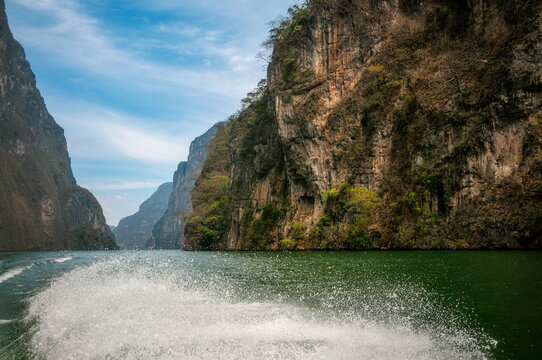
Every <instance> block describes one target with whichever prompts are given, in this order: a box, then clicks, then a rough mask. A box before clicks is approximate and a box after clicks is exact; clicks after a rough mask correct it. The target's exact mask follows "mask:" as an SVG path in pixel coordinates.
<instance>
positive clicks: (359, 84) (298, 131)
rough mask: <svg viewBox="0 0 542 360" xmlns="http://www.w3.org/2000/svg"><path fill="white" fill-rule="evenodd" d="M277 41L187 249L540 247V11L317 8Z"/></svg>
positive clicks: (504, 5) (281, 31)
mask: <svg viewBox="0 0 542 360" xmlns="http://www.w3.org/2000/svg"><path fill="white" fill-rule="evenodd" d="M269 44H271V45H272V47H273V54H272V57H271V61H270V65H269V68H268V76H267V85H266V86H263V87H261V88H260V89H258V91H256V92H255V93H253V94H259V95H258V96H257V98H255V99H253V100H254V101H253V102H252V104H251V105H250V106H249V107H248V108H247V109H246V110H244V111H243V112H241V113H240V114H239V115H238V116H236V117H235V118H234V119H233V120H232V121H230V123H229V125H228V128H227V129H226V130H225V131H224V132H223V133H222V134H221V135H220V137H218V136H217V140H216V143H217V144H216V145H213V146H214V147H215V148H217V149H218V148H219V147H220V146H222V149H223V150H227V151H222V152H221V151H218V153H223V154H224V155H223V156H222V158H220V159H217V158H214V159H213V161H214V162H215V163H216V164H219V166H218V167H219V168H218V169H217V168H216V166H215V167H214V168H212V166H209V171H206V170H205V169H206V166H207V163H208V162H210V160H209V159H208V160H207V161H206V164H205V165H204V171H203V172H202V175H201V179H202V180H201V181H200V180H198V183H197V185H196V188H195V189H194V194H195V195H196V194H198V196H200V197H199V198H198V199H193V202H194V212H193V215H192V216H191V218H190V219H189V221H188V224H187V225H186V231H185V234H186V241H185V248H186V249H189V250H191V249H389V248H447V249H454V248H533V247H540V246H542V94H541V91H542V4H541V3H540V2H539V1H534V0H527V1H519V0H509V1H501V2H494V1H487V0H483V1H476V2H475V1H468V0H461V1H451V0H450V1H444V0H442V1H437V0H431V1H423V2H422V1H418V0H385V1H370V0H312V1H308V2H307V4H306V5H304V6H295V7H294V8H292V9H290V12H289V17H288V18H287V19H285V20H284V21H282V22H281V23H280V24H278V25H277V26H276V27H275V28H274V29H272V31H271V38H270V41H269ZM221 143H225V144H226V145H224V146H223V145H221ZM211 148H212V147H211ZM211 148H210V149H211ZM210 151H211V150H210ZM209 165H210V164H209ZM213 172H214V175H213V174H212V173H213ZM218 175H220V176H222V177H223V178H221V179H222V180H223V181H226V182H227V184H225V185H224V186H222V187H220V186H216V187H215V190H216V191H209V189H208V185H209V180H210V179H212V178H213V176H218ZM205 194H207V195H205ZM201 196H203V197H201ZM196 204H198V205H196Z"/></svg>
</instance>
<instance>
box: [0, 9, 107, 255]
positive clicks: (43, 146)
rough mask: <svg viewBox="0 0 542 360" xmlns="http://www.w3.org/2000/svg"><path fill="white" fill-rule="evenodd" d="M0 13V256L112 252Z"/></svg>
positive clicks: (100, 218) (58, 131)
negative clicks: (22, 252)
mask: <svg viewBox="0 0 542 360" xmlns="http://www.w3.org/2000/svg"><path fill="white" fill-rule="evenodd" d="M0 6H1V7H2V9H1V12H0V184H1V186H0V251H7V250H34V249H35V250H37V249H39V250H60V249H103V248H114V247H115V246H116V245H115V242H114V238H113V235H112V233H111V232H110V231H109V229H108V227H107V225H106V224H105V219H104V216H103V214H102V209H101V207H100V205H99V204H98V202H97V201H96V199H95V198H94V197H93V196H92V194H90V193H89V192H88V191H87V190H85V189H82V188H80V187H78V186H77V184H76V182H75V179H74V177H73V175H72V172H71V167H70V158H69V156H68V151H67V147H66V139H65V138H64V132H63V130H62V128H61V127H60V126H58V125H57V124H56V123H55V121H54V119H53V118H52V117H51V115H50V114H49V113H48V112H47V109H46V107H45V103H44V101H43V99H42V97H41V95H40V93H39V91H38V89H37V88H36V80H35V77H34V74H33V73H32V71H31V70H30V65H29V64H28V62H27V61H26V59H25V54H24V50H23V48H22V47H21V46H20V45H19V43H17V42H16V41H15V40H14V39H13V36H12V34H11V32H10V30H9V27H8V23H7V18H6V14H5V7H4V2H3V1H1V2H0Z"/></svg>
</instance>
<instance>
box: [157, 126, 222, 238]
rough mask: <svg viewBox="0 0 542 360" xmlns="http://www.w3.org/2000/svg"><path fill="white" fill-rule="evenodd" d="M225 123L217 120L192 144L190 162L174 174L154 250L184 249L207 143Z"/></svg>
mask: <svg viewBox="0 0 542 360" xmlns="http://www.w3.org/2000/svg"><path fill="white" fill-rule="evenodd" d="M223 124H224V123H223V122H221V123H217V124H215V125H214V126H213V127H212V128H210V129H209V130H207V131H206V132H205V133H204V134H203V135H201V136H199V137H197V138H195V139H194V141H192V143H191V144H190V151H189V154H188V160H187V161H181V162H180V163H179V166H178V167H177V171H175V173H174V174H173V191H172V192H171V196H170V198H169V204H168V208H167V210H166V212H165V214H164V215H163V216H162V217H161V218H160V219H159V220H158V222H157V223H156V224H155V225H154V227H153V229H152V235H151V237H150V239H149V240H148V242H147V248H150V249H180V247H181V246H182V244H183V242H184V225H185V223H186V217H187V216H188V214H189V213H190V212H191V211H192V203H191V200H192V189H193V188H194V184H195V181H196V179H197V178H198V177H199V174H200V172H201V167H202V165H203V162H204V161H205V158H206V156H207V146H208V144H209V142H210V141H211V139H212V138H213V137H214V136H215V134H216V132H217V130H218V128H219V127H220V126H222V125H223Z"/></svg>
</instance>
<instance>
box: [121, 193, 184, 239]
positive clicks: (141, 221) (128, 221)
mask: <svg viewBox="0 0 542 360" xmlns="http://www.w3.org/2000/svg"><path fill="white" fill-rule="evenodd" d="M172 189H173V183H172V182H168V183H165V184H162V185H160V186H159V187H158V189H157V190H156V191H155V192H154V194H152V195H151V197H149V198H148V199H147V200H145V201H144V202H143V203H142V204H141V205H140V206H139V211H138V212H136V213H135V214H133V215H130V216H128V217H125V218H123V219H122V220H120V221H119V224H118V226H117V227H116V228H115V230H114V231H113V232H114V233H115V236H116V238H117V243H118V245H119V246H120V247H121V249H128V250H131V249H143V248H145V244H146V242H147V241H148V240H149V238H150V237H151V235H152V228H153V226H154V224H155V223H156V222H157V221H158V220H159V219H160V218H161V217H162V215H164V213H165V212H166V210H167V209H168V201H169V197H170V195H171V191H172Z"/></svg>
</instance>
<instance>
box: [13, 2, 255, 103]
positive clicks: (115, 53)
mask: <svg viewBox="0 0 542 360" xmlns="http://www.w3.org/2000/svg"><path fill="white" fill-rule="evenodd" d="M11 1H12V2H14V3H17V4H19V5H21V6H24V7H26V8H27V9H28V10H29V11H39V12H41V13H44V14H47V15H48V16H50V17H52V18H53V19H54V22H53V23H52V24H47V25H43V24H41V26H36V25H32V26H30V25H28V24H25V25H24V26H17V24H16V26H15V28H14V33H16V36H17V38H18V39H19V40H20V41H22V42H23V44H24V45H25V46H31V47H32V48H34V49H38V50H39V51H40V52H42V53H47V54H50V55H51V56H52V58H54V59H55V61H58V62H60V63H63V64H65V65H66V66H70V67H77V68H79V69H82V70H83V71H85V72H88V73H92V74H95V75H99V76H103V77H106V78H107V79H108V80H112V79H115V81H121V82H123V83H127V85H129V86H137V87H144V88H145V89H146V90H147V91H148V90H155V91H169V92H180V91H182V89H185V91H189V90H191V91H197V92H199V93H206V94H209V93H211V94H212V93H214V94H216V95H220V96H223V97H227V98H232V99H233V98H240V97H242V96H243V95H244V94H245V93H246V91H248V90H250V89H251V86H253V84H252V83H253V81H254V80H253V79H254V77H255V72H260V71H259V69H257V67H256V66H254V69H253V71H251V72H249V73H245V74H243V76H242V77H239V74H232V73H228V72H225V71H224V69H216V70H214V71H213V70H209V69H203V70H187V69H186V68H183V67H178V66H171V65H167V64H164V63H160V64H159V63H154V62H150V61H148V60H145V59H144V58H141V57H140V56H139V55H138V54H137V53H132V52H130V51H129V50H127V49H126V48H121V47H119V46H118V45H116V44H115V41H114V40H115V37H114V36H112V35H111V34H108V33H107V32H105V31H104V30H102V25H103V24H101V23H100V22H99V21H98V20H97V19H94V18H92V17H90V16H88V15H86V14H85V13H84V10H83V9H81V8H80V6H79V5H78V4H77V3H75V2H74V1H71V0H47V1H31V0H11ZM163 30H167V28H166V27H165V25H163ZM175 31H176V32H177V33H179V34H183V33H184V36H186V35H187V34H191V36H194V35H197V34H198V33H199V29H196V28H184V29H183V28H181V27H177V28H176V29H175ZM217 35H218V33H217V32H215V31H210V32H207V33H206V34H204V36H203V37H202V38H201V39H199V40H197V41H199V42H202V43H201V44H200V46H199V47H200V48H202V49H206V51H207V52H208V53H209V54H211V55H212V54H215V55H220V56H224V57H226V61H227V63H228V64H230V65H233V66H231V67H232V69H233V68H235V69H239V65H238V64H237V60H238V58H236V57H232V56H231V54H233V53H239V52H242V49H238V48H233V47H230V46H227V47H225V48H222V47H219V46H216V45H214V44H213V42H214V41H217V38H216V36H217ZM124 40H126V39H124ZM247 57H248V58H251V60H252V62H253V64H256V62H255V60H254V55H253V54H251V56H248V55H247V54H245V55H243V56H242V61H243V63H246V62H247V60H246V59H247ZM242 69H244V70H247V67H246V66H244V67H242ZM179 87H181V88H182V89H179Z"/></svg>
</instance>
